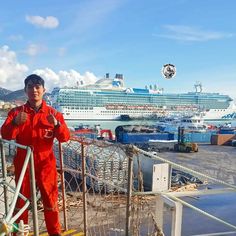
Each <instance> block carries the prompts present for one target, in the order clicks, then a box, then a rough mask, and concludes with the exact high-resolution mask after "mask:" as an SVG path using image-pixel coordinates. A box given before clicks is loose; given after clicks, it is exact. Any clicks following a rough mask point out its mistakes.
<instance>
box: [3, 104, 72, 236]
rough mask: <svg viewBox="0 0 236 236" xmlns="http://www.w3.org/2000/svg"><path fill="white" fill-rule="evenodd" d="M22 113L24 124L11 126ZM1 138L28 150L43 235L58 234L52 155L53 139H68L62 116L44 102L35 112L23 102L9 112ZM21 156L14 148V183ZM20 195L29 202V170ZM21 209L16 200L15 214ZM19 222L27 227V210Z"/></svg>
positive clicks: (19, 169) (58, 223)
mask: <svg viewBox="0 0 236 236" xmlns="http://www.w3.org/2000/svg"><path fill="white" fill-rule="evenodd" d="M22 111H24V112H25V113H27V114H28V119H27V121H26V122H25V123H24V124H22V125H19V126H17V125H14V124H13V119H14V118H15V117H16V116H17V114H18V113H19V112H22ZM50 114H53V115H54V117H55V118H56V119H57V120H58V121H59V122H60V126H59V127H54V125H53V124H50V123H49V122H48V121H47V116H48V115H50ZM1 134H2V138H3V139H8V140H12V139H15V140H16V142H17V143H19V144H22V145H26V146H31V147H32V149H33V154H34V165H35V178H36V184H37V186H38V188H39V190H40V193H41V196H42V201H43V205H44V217H45V221H46V227H47V231H48V233H49V235H51V234H59V233H60V231H61V228H60V222H59V213H58V205H57V200H58V186H57V170H56V159H55V156H54V154H53V139H54V138H57V139H58V141H60V142H66V141H68V140H69V138H70V133H69V130H68V128H67V126H66V124H65V121H64V118H63V116H62V114H61V113H59V112H57V111H56V110H55V109H54V108H52V107H50V106H47V104H46V102H45V101H43V102H42V106H41V108H40V110H39V111H38V112H36V111H35V110H34V109H32V108H31V107H30V105H29V103H28V102H27V103H26V104H25V105H23V106H20V107H17V108H14V109H12V110H11V111H10V112H9V114H8V117H7V119H6V121H5V122H4V124H3V126H2V128H1ZM25 156H26V150H23V149H20V148H18V149H17V154H16V156H15V158H14V166H15V179H16V183H17V182H18V179H19V176H20V173H21V169H22V166H23V163H24V160H25ZM21 193H22V194H23V195H24V196H26V197H27V198H30V180H29V169H27V171H26V175H25V177H24V180H23V183H22V188H21ZM23 205H24V201H23V200H22V199H20V198H19V199H18V201H17V204H16V211H17V209H21V208H22V206H23ZM20 220H23V221H24V223H25V224H27V223H28V210H26V211H25V212H24V213H23V214H22V215H21V217H20V219H18V222H19V221H20Z"/></svg>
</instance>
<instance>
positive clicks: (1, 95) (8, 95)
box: [0, 87, 27, 102]
mask: <svg viewBox="0 0 236 236" xmlns="http://www.w3.org/2000/svg"><path fill="white" fill-rule="evenodd" d="M26 99H27V97H26V95H25V92H24V89H21V90H17V91H11V90H8V89H5V88H1V87H0V100H2V101H4V102H13V101H16V100H18V101H26Z"/></svg>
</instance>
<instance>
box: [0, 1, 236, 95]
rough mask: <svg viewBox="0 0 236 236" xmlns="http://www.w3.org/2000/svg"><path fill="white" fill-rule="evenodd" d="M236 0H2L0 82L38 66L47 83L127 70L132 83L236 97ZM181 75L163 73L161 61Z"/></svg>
mask: <svg viewBox="0 0 236 236" xmlns="http://www.w3.org/2000/svg"><path fill="white" fill-rule="evenodd" d="M235 9H236V1H235V0H197V1H196V0H169V1H166V0H145V1H143V0H140V1H137V0H70V1H68V0H41V1H27V0H21V1H13V0H8V1H2V2H1V8H0V86H1V87H5V88H7V89H12V90H15V89H20V88H22V87H23V79H24V78H25V76H26V75H28V74H30V73H33V72H37V73H39V74H41V75H42V76H43V77H44V78H45V80H46V83H47V86H48V90H50V89H51V88H52V87H54V86H58V85H61V86H63V85H73V83H74V84H76V81H77V80H84V81H87V82H91V81H94V80H96V79H99V78H101V77H103V76H104V75H105V73H108V72H109V73H110V75H111V76H114V75H115V74H116V73H123V74H124V77H125V83H126V86H127V87H142V88H144V87H145V85H154V84H158V85H159V86H160V87H162V88H164V92H165V93H169V92H170V93H172V92H176V93H178V92H188V91H193V90H194V88H193V85H194V83H195V82H196V81H200V82H201V83H202V84H203V89H204V91H206V92H220V93H224V94H229V95H231V96H232V97H233V98H236V76H235V74H236V40H235V39H236V24H235V22H236V14H235ZM167 63H171V64H174V65H175V66H176V68H177V74H176V77H175V78H173V79H171V80H166V79H164V78H163V77H162V75H161V68H162V66H163V65H164V64H167Z"/></svg>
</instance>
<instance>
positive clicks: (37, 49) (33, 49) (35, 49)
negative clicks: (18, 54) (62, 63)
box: [25, 44, 47, 56]
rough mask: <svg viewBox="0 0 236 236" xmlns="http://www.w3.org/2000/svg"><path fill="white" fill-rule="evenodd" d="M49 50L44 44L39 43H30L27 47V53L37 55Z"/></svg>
mask: <svg viewBox="0 0 236 236" xmlns="http://www.w3.org/2000/svg"><path fill="white" fill-rule="evenodd" d="M45 51H47V48H46V47H45V46H43V45H38V44H30V45H28V48H27V49H26V51H25V52H26V53H27V54H28V55H29V56H36V55H38V54H40V53H43V52H45Z"/></svg>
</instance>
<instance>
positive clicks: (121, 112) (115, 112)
mask: <svg viewBox="0 0 236 236" xmlns="http://www.w3.org/2000/svg"><path fill="white" fill-rule="evenodd" d="M65 112H66V113H68V112H69V113H77V112H78V111H73V110H70V111H68V110H66V111H65ZM84 112H90V111H84ZM101 113H105V114H109V113H113V114H123V113H124V111H119V112H118V111H101ZM129 113H138V114H139V113H140V112H139V111H132V110H130V111H129ZM147 113H149V114H153V112H151V111H146V112H145V114H147Z"/></svg>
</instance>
